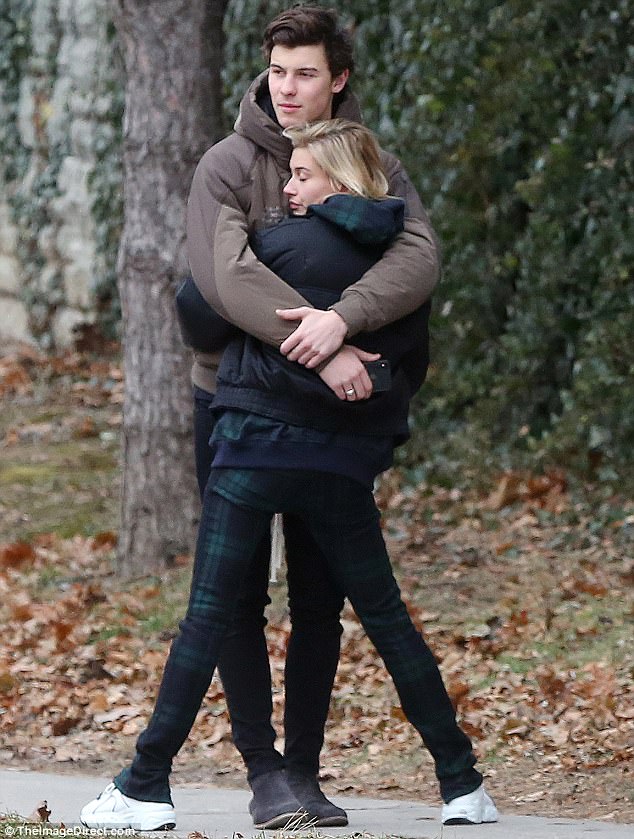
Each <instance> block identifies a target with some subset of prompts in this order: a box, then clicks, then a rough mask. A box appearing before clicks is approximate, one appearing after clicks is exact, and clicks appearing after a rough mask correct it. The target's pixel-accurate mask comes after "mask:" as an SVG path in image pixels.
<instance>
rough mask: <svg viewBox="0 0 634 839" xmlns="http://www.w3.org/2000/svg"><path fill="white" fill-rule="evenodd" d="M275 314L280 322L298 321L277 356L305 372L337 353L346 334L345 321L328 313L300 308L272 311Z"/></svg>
mask: <svg viewBox="0 0 634 839" xmlns="http://www.w3.org/2000/svg"><path fill="white" fill-rule="evenodd" d="M275 313H276V314H277V315H278V316H279V317H281V318H282V320H299V321H301V323H300V324H299V326H298V327H297V329H296V330H295V331H294V332H291V334H290V335H289V336H288V338H287V339H286V340H285V341H283V342H282V344H281V346H280V352H281V353H282V355H285V356H286V357H287V358H288V360H289V361H297V362H299V364H303V365H305V366H306V367H308V368H313V367H317V365H318V364H321V362H322V361H325V360H326V359H327V358H329V357H330V356H331V355H332V354H333V353H335V352H337V350H338V349H339V347H340V346H341V345H342V343H343V339H344V338H345V337H346V333H347V331H348V327H347V325H346V322H345V320H344V319H343V318H342V317H341V316H340V315H338V314H337V313H336V312H335V311H333V310H331V309H329V310H328V311H323V309H311V308H310V306H300V307H299V308H297V309H276V310H275Z"/></svg>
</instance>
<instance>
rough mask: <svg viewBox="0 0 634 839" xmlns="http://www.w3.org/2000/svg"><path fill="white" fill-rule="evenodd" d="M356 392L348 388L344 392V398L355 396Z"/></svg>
mask: <svg viewBox="0 0 634 839" xmlns="http://www.w3.org/2000/svg"><path fill="white" fill-rule="evenodd" d="M356 393H357V392H356V390H355V389H354V388H353V387H348V388H346V390H345V394H346V396H356Z"/></svg>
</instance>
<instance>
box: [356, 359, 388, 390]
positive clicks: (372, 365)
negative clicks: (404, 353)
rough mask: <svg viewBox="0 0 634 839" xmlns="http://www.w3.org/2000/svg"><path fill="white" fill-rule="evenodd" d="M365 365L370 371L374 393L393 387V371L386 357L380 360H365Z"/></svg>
mask: <svg viewBox="0 0 634 839" xmlns="http://www.w3.org/2000/svg"><path fill="white" fill-rule="evenodd" d="M363 366H364V367H365V369H366V370H367V371H368V375H369V376H370V379H371V381H372V393H381V391H384V390H390V388H391V387H392V371H391V369H390V362H389V361H385V360H384V359H379V360H378V361H364V363H363Z"/></svg>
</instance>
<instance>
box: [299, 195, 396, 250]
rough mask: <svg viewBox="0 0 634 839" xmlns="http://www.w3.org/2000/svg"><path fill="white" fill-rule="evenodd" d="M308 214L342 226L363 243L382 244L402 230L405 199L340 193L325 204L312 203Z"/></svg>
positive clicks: (332, 196)
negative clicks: (364, 196) (376, 197)
mask: <svg viewBox="0 0 634 839" xmlns="http://www.w3.org/2000/svg"><path fill="white" fill-rule="evenodd" d="M308 214H309V215H310V214H312V215H315V216H319V217H320V218H323V219H326V220H327V221H329V222H331V223H332V224H334V225H336V226H337V227H341V228H343V229H344V230H345V231H346V232H348V233H349V234H350V235H351V236H352V238H353V239H356V240H357V242H360V243H361V244H362V245H383V244H387V243H388V242H389V241H390V240H391V239H393V238H394V237H395V236H396V235H397V234H398V233H400V232H401V230H403V225H404V221H405V202H404V201H403V200H402V199H401V198H381V199H370V198H361V197H359V196H357V195H348V194H345V193H341V194H337V195H330V196H329V197H328V198H326V200H325V201H324V202H323V204H311V205H310V207H309V208H308Z"/></svg>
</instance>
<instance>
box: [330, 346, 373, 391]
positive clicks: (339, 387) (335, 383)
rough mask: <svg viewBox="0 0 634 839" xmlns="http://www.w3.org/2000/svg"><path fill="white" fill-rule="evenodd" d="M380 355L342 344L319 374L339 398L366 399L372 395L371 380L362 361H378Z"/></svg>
mask: <svg viewBox="0 0 634 839" xmlns="http://www.w3.org/2000/svg"><path fill="white" fill-rule="evenodd" d="M380 357H381V356H380V354H379V353H371V352H365V351H364V350H360V349H359V348H358V347H352V346H350V345H349V344H344V346H343V347H342V348H341V349H340V350H339V352H338V353H337V355H336V356H335V357H334V358H333V359H332V360H331V361H329V362H328V364H326V366H325V367H324V368H323V370H322V371H321V372H320V373H319V376H320V378H321V380H322V381H323V382H324V383H325V384H327V385H328V387H329V388H330V390H332V392H333V393H334V394H335V395H336V396H338V397H339V399H341V400H344V401H346V402H354V401H356V400H359V399H367V398H368V397H369V396H371V395H372V381H371V379H370V376H369V375H368V371H367V370H366V369H365V367H364V366H363V362H364V361H378V359H379V358H380Z"/></svg>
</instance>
